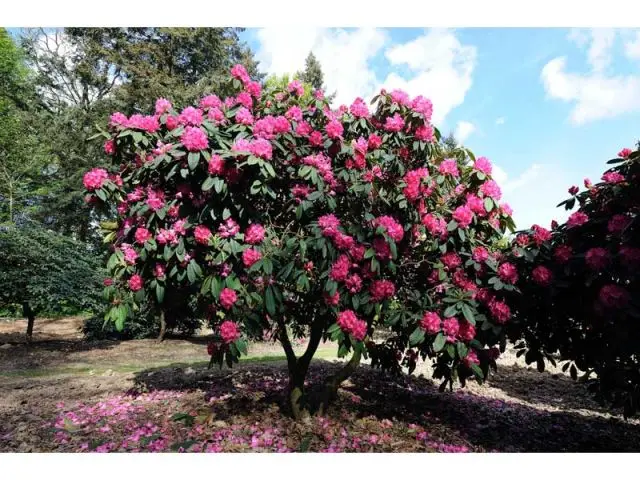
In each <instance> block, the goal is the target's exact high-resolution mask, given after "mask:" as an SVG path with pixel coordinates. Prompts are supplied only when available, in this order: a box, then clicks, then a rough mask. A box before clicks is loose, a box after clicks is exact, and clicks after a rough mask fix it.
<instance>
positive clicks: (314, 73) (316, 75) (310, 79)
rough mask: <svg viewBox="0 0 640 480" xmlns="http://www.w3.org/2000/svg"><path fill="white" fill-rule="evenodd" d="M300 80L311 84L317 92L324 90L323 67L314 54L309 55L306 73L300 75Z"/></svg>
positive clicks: (306, 61)
mask: <svg viewBox="0 0 640 480" xmlns="http://www.w3.org/2000/svg"><path fill="white" fill-rule="evenodd" d="M300 80H302V81H303V82H306V83H310V84H311V85H312V86H313V88H315V89H316V90H321V89H324V74H323V73H322V66H321V65H320V62H319V61H318V59H317V58H316V56H315V55H314V54H313V52H309V55H307V58H306V60H305V61H304V71H303V72H302V74H301V75H300Z"/></svg>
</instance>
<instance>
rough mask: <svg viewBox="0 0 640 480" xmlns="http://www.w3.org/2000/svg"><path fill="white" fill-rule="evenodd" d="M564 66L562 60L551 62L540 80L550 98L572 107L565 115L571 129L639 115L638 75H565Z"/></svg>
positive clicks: (639, 77) (639, 80) (639, 84)
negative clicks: (636, 113) (589, 123)
mask: <svg viewBox="0 0 640 480" xmlns="http://www.w3.org/2000/svg"><path fill="white" fill-rule="evenodd" d="M566 63H567V61H566V58H564V57H561V58H555V59H553V60H551V61H550V62H549V63H547V64H546V65H545V66H544V68H543V69H542V74H541V77H542V81H543V83H544V87H545V90H546V91H547V94H548V95H549V96H550V97H552V98H558V99H560V100H563V101H565V102H571V103H575V106H574V107H573V109H572V111H571V113H570V115H569V119H570V121H571V123H573V124H574V125H581V124H584V123H587V122H589V121H593V120H598V119H602V118H611V117H615V116H617V115H620V114H624V113H629V112H636V111H640V76H639V75H618V76H611V77H607V76H605V75H603V74H600V73H592V74H577V73H568V72H566V71H565V70H566Z"/></svg>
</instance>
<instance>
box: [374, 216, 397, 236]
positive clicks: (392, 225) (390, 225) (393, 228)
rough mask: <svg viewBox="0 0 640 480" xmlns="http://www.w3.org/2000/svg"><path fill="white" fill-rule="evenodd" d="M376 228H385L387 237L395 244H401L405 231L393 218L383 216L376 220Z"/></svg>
mask: <svg viewBox="0 0 640 480" xmlns="http://www.w3.org/2000/svg"><path fill="white" fill-rule="evenodd" d="M374 226H375V227H383V228H384V230H385V231H386V232H387V235H389V237H390V238H391V239H392V240H394V241H395V242H400V241H401V240H402V238H403V237H404V229H403V228H402V225H400V224H399V223H398V222H397V221H396V220H395V219H394V218H393V217H390V216H388V215H383V216H382V217H378V218H376V219H375V220H374Z"/></svg>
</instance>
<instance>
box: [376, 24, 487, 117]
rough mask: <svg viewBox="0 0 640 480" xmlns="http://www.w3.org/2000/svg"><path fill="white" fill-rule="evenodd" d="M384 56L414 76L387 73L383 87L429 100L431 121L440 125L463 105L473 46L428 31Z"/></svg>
mask: <svg viewBox="0 0 640 480" xmlns="http://www.w3.org/2000/svg"><path fill="white" fill-rule="evenodd" d="M386 57H387V59H388V60H389V62H391V64H392V65H407V66H408V67H409V69H411V70H412V73H413V75H412V76H411V77H409V78H404V77H401V76H399V75H397V74H396V73H390V74H389V75H388V76H387V78H386V80H385V81H384V86H385V87H387V88H402V89H404V90H406V91H407V92H409V93H410V94H412V95H420V94H421V95H425V96H427V97H429V98H430V99H431V100H432V102H433V121H434V123H436V124H440V123H441V122H442V121H443V120H444V118H445V116H446V115H447V114H448V113H449V112H450V111H451V110H452V109H453V108H455V107H457V106H459V105H461V104H462V102H463V101H464V97H465V95H466V93H467V92H468V91H469V89H470V88H471V84H472V74H473V70H474V68H475V65H476V58H477V51H476V47H474V46H471V45H462V44H461V43H460V41H459V40H458V38H457V37H456V36H455V33H454V32H453V31H451V30H446V29H431V30H429V31H428V32H426V33H425V34H424V35H422V36H420V37H417V38H415V39H413V40H411V41H409V42H407V43H404V44H400V45H395V46H392V47H391V48H389V49H387V51H386Z"/></svg>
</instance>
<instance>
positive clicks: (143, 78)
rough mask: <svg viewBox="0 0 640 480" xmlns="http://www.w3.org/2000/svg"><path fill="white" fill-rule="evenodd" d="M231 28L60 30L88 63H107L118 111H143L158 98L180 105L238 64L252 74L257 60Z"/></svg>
mask: <svg viewBox="0 0 640 480" xmlns="http://www.w3.org/2000/svg"><path fill="white" fill-rule="evenodd" d="M239 31H241V29H235V28H157V27H152V28H67V29H65V33H66V34H67V35H68V36H69V38H70V39H71V41H72V42H74V43H75V44H77V45H81V46H82V50H83V51H84V52H85V55H86V57H87V58H88V59H90V60H91V62H92V63H93V64H102V65H109V67H110V69H111V71H112V74H113V75H118V78H121V80H122V85H121V87H120V88H119V89H118V92H117V96H118V98H119V100H121V101H122V102H123V104H124V109H125V110H127V111H129V112H130V111H131V110H134V109H140V110H148V109H149V108H151V107H152V105H153V102H155V100H156V99H157V98H159V97H167V98H171V100H172V101H173V102H174V104H176V105H185V104H187V103H190V102H195V101H196V100H197V99H199V98H200V97H202V96H203V95H205V94H207V93H211V92H213V91H216V92H219V93H225V92H220V87H221V86H222V80H223V78H224V74H225V73H226V72H228V71H229V69H230V68H231V66H233V65H234V64H235V63H242V64H243V65H244V66H245V67H246V68H247V70H248V71H249V74H250V75H252V76H253V77H254V78H255V77H256V76H258V77H259V78H262V77H261V76H260V75H258V64H257V62H256V61H255V60H254V59H253V55H252V53H251V51H250V50H249V48H248V47H247V46H246V44H244V43H242V42H240V40H239V37H238V33H239Z"/></svg>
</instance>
